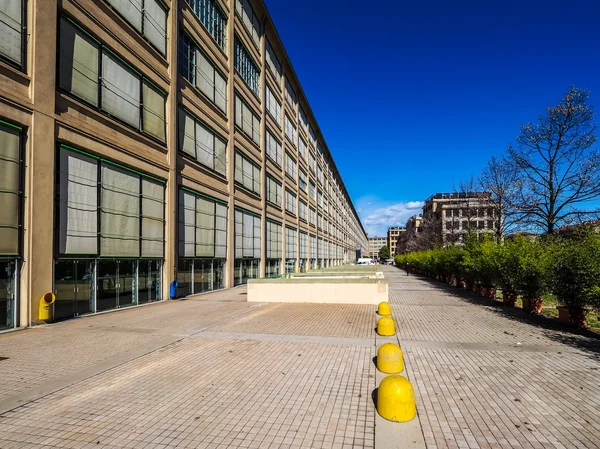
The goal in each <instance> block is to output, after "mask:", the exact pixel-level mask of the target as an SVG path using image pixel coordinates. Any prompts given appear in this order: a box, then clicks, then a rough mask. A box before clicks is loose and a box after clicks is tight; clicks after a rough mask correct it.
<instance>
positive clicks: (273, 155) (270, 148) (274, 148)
mask: <svg viewBox="0 0 600 449" xmlns="http://www.w3.org/2000/svg"><path fill="white" fill-rule="evenodd" d="M267 156H268V157H269V159H271V160H272V161H273V162H275V163H276V164H277V165H281V162H282V150H281V143H279V141H278V140H277V139H276V138H275V137H274V136H273V134H271V132H270V131H269V130H268V129H267Z"/></svg>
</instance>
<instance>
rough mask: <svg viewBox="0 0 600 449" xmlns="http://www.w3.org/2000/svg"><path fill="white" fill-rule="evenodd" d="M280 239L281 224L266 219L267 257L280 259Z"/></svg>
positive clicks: (281, 236)
mask: <svg viewBox="0 0 600 449" xmlns="http://www.w3.org/2000/svg"><path fill="white" fill-rule="evenodd" d="M282 240H283V234H282V230H281V224H280V223H276V222H274V221H270V220H267V259H281V257H282V250H281V241H282Z"/></svg>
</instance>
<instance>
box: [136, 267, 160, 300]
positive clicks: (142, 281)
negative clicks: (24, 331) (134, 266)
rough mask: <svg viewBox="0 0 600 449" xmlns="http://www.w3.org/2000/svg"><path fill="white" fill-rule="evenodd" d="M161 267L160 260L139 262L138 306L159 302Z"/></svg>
mask: <svg viewBox="0 0 600 449" xmlns="http://www.w3.org/2000/svg"><path fill="white" fill-rule="evenodd" d="M161 265H162V264H161V261H160V260H141V261H140V262H139V271H138V283H139V296H138V303H139V304H145V303H147V302H151V301H160V299H161V287H162V286H161V274H160V272H161Z"/></svg>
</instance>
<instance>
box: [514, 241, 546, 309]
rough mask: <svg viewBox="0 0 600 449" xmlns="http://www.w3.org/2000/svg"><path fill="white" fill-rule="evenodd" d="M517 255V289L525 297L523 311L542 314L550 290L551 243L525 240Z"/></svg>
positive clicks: (521, 243)
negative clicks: (545, 296)
mask: <svg viewBox="0 0 600 449" xmlns="http://www.w3.org/2000/svg"><path fill="white" fill-rule="evenodd" d="M519 245H520V247H519V249H518V250H517V251H516V253H515V257H516V258H517V260H518V273H517V277H516V287H517V291H518V293H520V294H521V296H522V297H523V310H525V311H526V312H529V313H540V312H541V311H542V305H543V302H544V299H543V298H542V295H543V294H544V293H546V292H547V290H548V274H549V263H550V260H551V259H550V253H551V243H550V242H546V243H544V242H532V241H530V240H526V239H523V241H522V242H520V244H519Z"/></svg>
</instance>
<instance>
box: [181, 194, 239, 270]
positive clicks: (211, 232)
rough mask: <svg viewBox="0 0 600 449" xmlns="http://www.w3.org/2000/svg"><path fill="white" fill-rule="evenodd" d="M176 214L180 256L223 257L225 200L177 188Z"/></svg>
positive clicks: (225, 227)
mask: <svg viewBox="0 0 600 449" xmlns="http://www.w3.org/2000/svg"><path fill="white" fill-rule="evenodd" d="M178 216H179V255H180V256H181V257H208V258H220V259H224V258H226V257H227V205H226V204H224V203H222V202H220V201H218V200H215V199H212V198H210V197H207V196H204V195H200V194H196V193H193V192H191V191H189V190H183V189H181V190H180V191H179V214H178Z"/></svg>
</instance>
